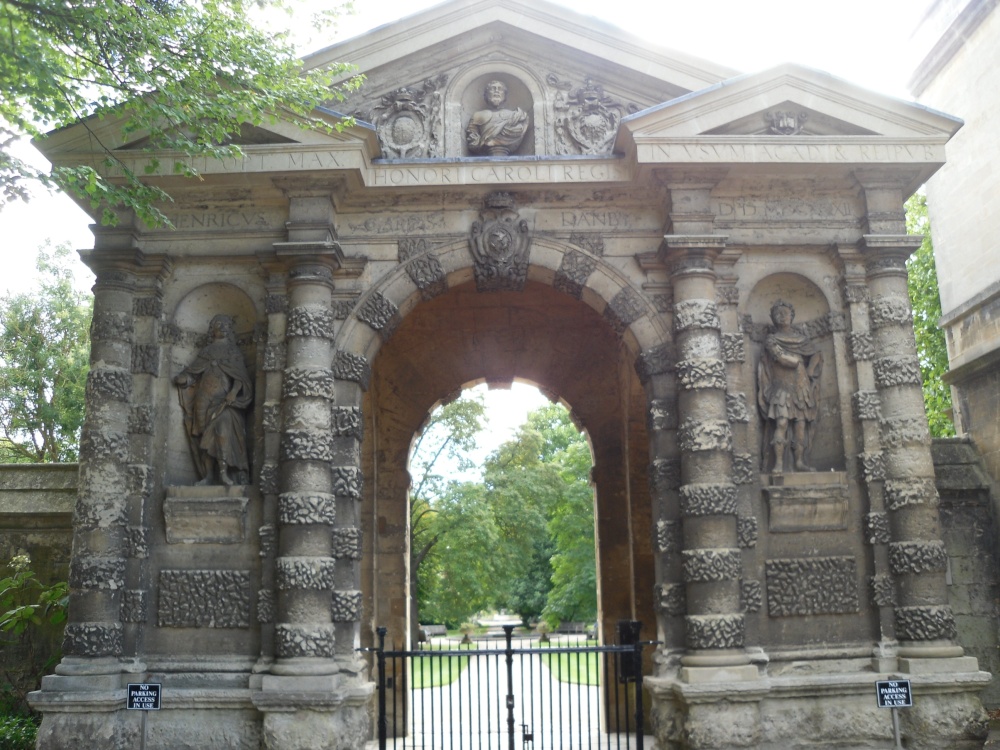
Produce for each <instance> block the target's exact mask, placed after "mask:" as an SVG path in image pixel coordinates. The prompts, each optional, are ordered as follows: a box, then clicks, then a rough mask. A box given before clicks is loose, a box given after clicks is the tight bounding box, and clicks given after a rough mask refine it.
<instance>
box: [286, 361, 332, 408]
mask: <svg viewBox="0 0 1000 750" xmlns="http://www.w3.org/2000/svg"><path fill="white" fill-rule="evenodd" d="M334 377H335V373H334V371H333V370H327V369H322V368H313V369H306V368H301V367H290V368H288V369H287V370H285V372H284V377H283V378H282V383H281V387H282V393H283V395H284V397H285V398H325V399H327V400H329V401H333V400H334V397H335V393H336V391H335V388H334V382H335V381H334Z"/></svg>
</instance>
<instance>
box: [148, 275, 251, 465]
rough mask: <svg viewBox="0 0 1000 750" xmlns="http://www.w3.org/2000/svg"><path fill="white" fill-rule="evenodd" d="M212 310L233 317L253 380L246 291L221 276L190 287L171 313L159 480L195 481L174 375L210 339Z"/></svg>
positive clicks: (249, 448) (249, 432)
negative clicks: (163, 451)
mask: <svg viewBox="0 0 1000 750" xmlns="http://www.w3.org/2000/svg"><path fill="white" fill-rule="evenodd" d="M216 315H228V316H229V317H231V318H232V319H233V323H234V330H235V333H236V343H237V345H238V346H239V348H240V351H241V352H242V353H243V359H244V362H245V363H246V366H247V372H249V374H250V377H251V378H253V379H254V381H256V380H257V345H256V342H255V340H254V339H255V336H254V330H255V327H256V325H257V322H258V313H257V308H256V306H255V305H254V303H253V300H251V299H250V297H249V296H248V295H247V293H246V292H245V291H243V290H242V289H240V288H239V287H237V286H234V285H232V284H226V283H221V282H216V283H211V284H203V285H201V286H199V287H197V288H195V289H193V290H191V291H190V292H188V293H187V294H186V295H185V296H184V298H183V299H181V301H180V302H179V303H178V304H177V307H176V308H175V310H174V314H173V321H172V322H173V324H174V330H175V337H174V338H175V341H174V344H173V346H172V347H171V348H170V353H169V360H168V361H169V365H168V367H169V372H168V373H167V375H168V378H169V380H170V392H171V393H170V398H169V399H168V401H167V404H166V406H167V409H166V412H167V413H168V414H169V419H168V420H167V425H168V426H167V443H166V472H165V478H164V484H166V485H190V484H194V483H195V482H196V481H198V474H197V471H196V470H195V466H194V461H193V459H192V457H191V453H190V450H189V445H188V439H187V435H186V434H185V432H184V416H183V413H182V411H181V407H180V403H179V401H178V399H177V391H176V387H175V386H174V385H173V382H172V381H173V378H174V376H176V375H177V374H178V373H180V372H181V371H182V370H183V369H184V368H185V367H187V366H188V365H189V364H190V363H191V362H192V361H193V360H194V358H195V357H196V356H197V354H198V352H199V351H200V350H201V349H202V348H203V347H204V346H205V345H206V344H208V342H209V339H208V327H209V323H210V322H211V320H212V318H214V317H215V316H216ZM257 406H259V404H257V403H256V399H255V403H254V404H251V408H250V411H248V413H247V449H248V451H249V452H250V456H249V458H250V468H251V476H253V473H254V472H253V468H254V459H253V453H254V440H253V439H252V435H253V424H254V419H253V410H254V409H255V408H256V407H257Z"/></svg>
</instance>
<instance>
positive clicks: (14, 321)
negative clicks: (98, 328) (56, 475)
mask: <svg viewBox="0 0 1000 750" xmlns="http://www.w3.org/2000/svg"><path fill="white" fill-rule="evenodd" d="M68 255H69V250H68V248H65V247H63V248H60V249H57V250H56V251H54V252H53V253H48V252H45V251H41V252H40V253H39V256H38V263H37V265H38V270H39V271H40V272H41V273H42V278H41V280H40V281H39V283H38V286H37V288H36V289H34V290H32V291H29V292H25V293H21V294H13V295H7V296H5V297H3V298H0V461H3V462H8V463H21V462H50V461H74V460H76V458H77V450H78V446H79V441H80V428H81V426H82V425H83V413H84V392H85V389H86V382H87V371H88V369H89V356H90V333H89V326H90V318H91V316H92V302H91V299H90V297H89V296H88V295H85V294H82V293H80V292H78V291H76V290H75V289H74V288H73V281H72V272H71V271H70V270H69V268H68V265H67V260H68Z"/></svg>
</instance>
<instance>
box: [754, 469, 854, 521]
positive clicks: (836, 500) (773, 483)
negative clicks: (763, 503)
mask: <svg viewBox="0 0 1000 750" xmlns="http://www.w3.org/2000/svg"><path fill="white" fill-rule="evenodd" d="M768 479H769V482H770V483H769V484H768V485H767V486H765V487H764V493H765V494H766V495H767V500H768V510H769V514H768V529H769V530H770V531H773V532H794V531H834V530H839V529H846V528H847V509H848V491H847V489H848V488H847V475H846V474H845V473H844V472H842V471H829V472H827V471H818V472H808V473H806V472H795V473H792V474H784V475H770V477H769V478H768Z"/></svg>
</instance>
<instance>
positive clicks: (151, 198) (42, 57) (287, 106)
mask: <svg viewBox="0 0 1000 750" xmlns="http://www.w3.org/2000/svg"><path fill="white" fill-rule="evenodd" d="M290 7H291V6H290V5H289V3H288V2H287V1H286V0H198V2H189V1H188V0H74V2H66V1H65V0H0V91H2V92H3V96H0V184H2V185H3V190H2V191H0V206H2V205H3V204H4V203H5V202H6V201H9V200H13V199H26V198H27V197H28V195H29V189H28V185H29V184H30V182H31V181H32V180H41V181H43V182H45V183H48V184H51V185H56V186H58V187H60V188H63V189H65V190H67V191H69V192H70V193H71V194H74V195H76V196H77V197H79V198H82V199H84V200H87V201H89V202H90V203H91V205H92V207H93V208H95V209H98V208H100V209H103V221H104V222H105V223H114V222H115V220H116V214H115V209H119V208H123V209H131V210H133V211H135V212H136V214H137V215H138V216H139V217H140V218H141V219H143V220H144V221H146V222H147V223H149V224H151V225H161V224H164V223H166V217H165V216H164V214H163V213H162V212H161V211H160V210H159V209H158V208H157V206H156V204H157V203H159V202H162V201H165V200H167V199H168V196H167V195H166V194H165V193H164V192H163V191H161V190H160V189H158V188H156V187H152V186H149V185H147V184H146V183H144V182H143V179H142V178H143V177H145V176H152V175H160V174H162V175H186V176H197V174H198V170H197V167H196V164H197V163H198V159H200V158H201V157H209V158H238V157H239V156H240V155H241V153H242V152H241V149H240V147H239V145H237V144H238V142H239V140H240V138H241V135H242V134H244V133H245V131H246V128H247V126H257V125H261V124H263V123H265V122H267V121H269V120H271V121H273V120H275V119H277V118H279V117H280V118H282V119H285V120H291V121H295V122H297V123H299V124H300V125H302V126H304V127H315V128H323V129H330V128H336V127H339V126H340V121H339V119H338V118H337V116H336V115H335V114H334V113H333V112H331V111H330V110H320V109H317V106H318V105H322V104H324V103H328V102H333V101H337V100H339V99H341V98H342V97H343V93H344V91H345V90H347V89H349V88H351V87H354V86H356V85H357V84H358V81H357V79H349V80H347V82H346V83H340V84H339V85H334V84H335V82H336V81H337V80H340V79H343V78H344V77H345V73H346V70H347V68H346V66H344V65H334V66H331V67H328V68H325V69H322V70H310V71H303V69H302V66H301V63H300V61H299V60H298V57H297V55H296V53H295V50H294V48H293V47H292V45H291V43H290V41H289V39H288V36H287V34H286V33H282V32H280V31H278V32H276V31H273V30H272V26H273V25H272V24H270V23H263V22H261V20H260V17H259V15H257V16H255V14H259V13H260V12H262V10H272V11H273V10H285V11H289V12H290ZM339 9H340V6H336V7H335V8H334V9H333V10H326V11H323V12H322V13H321V14H319V15H318V16H316V17H315V18H314V23H323V22H327V21H329V20H330V19H331V18H332V17H335V16H336V14H337V11H338V10H339ZM78 121H82V122H83V125H84V127H86V128H87V129H88V130H89V131H90V135H91V137H92V143H94V144H96V145H97V146H98V147H99V149H100V150H102V151H103V153H104V156H105V158H104V160H103V162H102V163H100V164H96V165H95V164H89V163H88V164H80V165H76V166H61V167H57V168H56V169H54V170H53V172H52V173H51V174H44V173H42V172H41V171H39V170H37V169H34V168H32V167H31V166H30V165H28V164H26V163H25V162H24V161H23V160H21V159H19V158H18V157H17V156H15V154H14V153H13V152H12V150H11V145H12V144H13V143H14V141H15V140H16V139H18V138H20V137H23V136H28V137H34V138H37V137H40V136H42V135H43V134H44V133H45V131H47V130H53V129H57V128H61V127H64V126H66V125H70V124H73V123H76V122H78ZM100 121H106V122H117V123H119V125H118V126H117V127H116V128H114V134H113V135H111V136H107V135H106V136H105V138H106V139H108V140H104V141H102V140H101V136H100V133H101V132H103V131H102V130H101V129H100V128H99V127H96V126H97V125H98V123H99V122H100ZM128 141H134V142H138V143H141V148H142V150H144V151H146V152H150V153H151V152H153V151H156V150H165V151H169V152H172V153H175V154H177V156H176V157H172V158H171V159H170V160H169V163H165V164H160V163H159V162H158V161H157V160H155V159H152V160H151V161H150V162H149V166H148V167H146V169H145V174H144V175H139V174H136V173H134V172H132V171H131V170H130V169H128V168H127V167H126V165H125V164H123V163H122V162H121V161H120V160H119V159H118V158H117V156H116V153H115V149H116V148H117V147H118V146H119V145H120V144H121V143H122V142H128ZM133 153H134V152H133Z"/></svg>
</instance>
